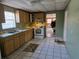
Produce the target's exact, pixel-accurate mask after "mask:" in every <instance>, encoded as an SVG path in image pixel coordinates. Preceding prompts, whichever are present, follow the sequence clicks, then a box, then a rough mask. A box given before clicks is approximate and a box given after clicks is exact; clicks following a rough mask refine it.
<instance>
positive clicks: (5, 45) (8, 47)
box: [0, 37, 14, 56]
mask: <svg viewBox="0 0 79 59" xmlns="http://www.w3.org/2000/svg"><path fill="white" fill-rule="evenodd" d="M0 46H1V52H2V56H7V55H9V54H10V53H12V52H13V51H14V40H13V38H12V37H7V38H6V39H2V40H0Z"/></svg>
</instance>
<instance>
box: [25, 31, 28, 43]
mask: <svg viewBox="0 0 79 59" xmlns="http://www.w3.org/2000/svg"><path fill="white" fill-rule="evenodd" d="M25 42H28V31H25Z"/></svg>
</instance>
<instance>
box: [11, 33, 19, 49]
mask: <svg viewBox="0 0 79 59" xmlns="http://www.w3.org/2000/svg"><path fill="white" fill-rule="evenodd" d="M12 37H13V39H14V49H17V48H19V47H20V42H19V38H18V34H16V35H14V36H12Z"/></svg>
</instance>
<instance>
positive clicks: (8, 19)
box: [2, 11, 16, 29]
mask: <svg viewBox="0 0 79 59" xmlns="http://www.w3.org/2000/svg"><path fill="white" fill-rule="evenodd" d="M4 14H5V23H2V29H9V28H15V27H16V22H15V13H14V12H11V11H4Z"/></svg>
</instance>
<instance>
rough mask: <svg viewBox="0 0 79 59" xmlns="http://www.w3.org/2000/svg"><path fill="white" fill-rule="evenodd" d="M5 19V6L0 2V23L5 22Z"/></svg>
mask: <svg viewBox="0 0 79 59" xmlns="http://www.w3.org/2000/svg"><path fill="white" fill-rule="evenodd" d="M4 22H5V19H4V6H3V5H2V4H0V23H4Z"/></svg>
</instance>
